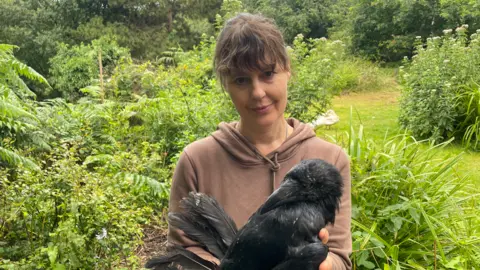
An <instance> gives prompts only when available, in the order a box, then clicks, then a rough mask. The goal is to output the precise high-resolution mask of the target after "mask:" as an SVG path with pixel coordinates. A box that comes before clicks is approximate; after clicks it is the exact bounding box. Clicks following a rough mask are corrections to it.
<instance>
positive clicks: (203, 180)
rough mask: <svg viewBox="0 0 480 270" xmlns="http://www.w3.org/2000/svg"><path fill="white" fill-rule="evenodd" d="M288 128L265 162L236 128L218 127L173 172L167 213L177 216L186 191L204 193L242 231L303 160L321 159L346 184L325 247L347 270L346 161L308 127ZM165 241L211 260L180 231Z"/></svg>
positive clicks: (336, 148)
mask: <svg viewBox="0 0 480 270" xmlns="http://www.w3.org/2000/svg"><path fill="white" fill-rule="evenodd" d="M287 122H288V123H289V125H290V126H292V127H293V133H292V134H290V136H289V137H288V138H287V140H286V141H285V142H283V144H282V145H281V146H280V147H279V148H278V149H277V150H275V151H274V152H272V153H270V154H268V155H267V156H263V155H262V154H260V153H259V152H258V150H256V148H255V146H253V145H252V144H251V143H250V142H249V141H248V140H247V139H246V138H245V137H244V136H243V135H242V134H240V132H238V130H237V129H236V125H237V122H233V123H221V124H220V125H219V126H218V130H217V131H215V132H214V133H213V134H212V135H211V136H208V137H206V138H204V139H201V140H199V141H196V142H194V143H192V144H190V145H188V146H187V147H186V148H185V149H184V151H183V153H182V154H181V156H180V159H179V161H178V163H177V166H176V168H175V172H174V175H173V183H172V189H171V197H170V208H169V211H172V212H176V211H179V201H180V200H181V199H182V198H183V197H185V196H187V195H188V193H189V192H190V191H196V192H202V193H206V194H209V195H211V196H213V197H214V198H215V199H216V200H217V201H218V202H219V203H220V205H222V206H223V208H224V209H225V211H226V212H227V214H229V215H230V216H231V217H232V219H233V220H234V221H235V223H236V224H237V227H238V228H241V227H242V226H243V225H244V224H245V223H246V222H247V220H248V218H249V217H250V216H251V215H252V214H253V213H254V212H255V211H256V210H257V209H258V208H259V207H260V205H262V204H263V203H264V202H265V200H266V199H267V197H268V196H269V195H270V194H271V193H272V192H273V190H274V188H275V189H277V188H278V187H279V185H280V183H281V181H282V180H283V178H284V177H285V174H286V173H287V172H288V171H289V170H290V169H291V168H292V167H293V166H294V165H296V164H297V163H299V162H300V161H301V160H304V159H311V158H320V159H323V160H325V161H327V162H329V163H331V164H334V165H335V166H336V167H337V168H338V169H339V170H340V173H341V174H342V177H343V179H344V191H343V196H342V199H341V203H340V211H339V213H338V214H337V216H336V219H335V225H334V226H332V225H328V226H327V230H328V232H329V241H328V246H329V248H330V256H331V257H332V259H333V269H351V262H350V259H349V254H350V253H351V251H352V237H351V232H350V219H351V200H350V187H351V181H350V162H349V159H348V157H347V155H346V154H345V153H344V152H343V151H342V149H341V148H340V147H339V146H337V145H334V144H331V143H328V142H326V141H324V140H321V139H320V138H317V137H316V136H315V132H314V131H313V129H312V128H311V127H309V126H308V125H305V124H303V123H301V122H300V121H298V120H296V119H292V118H290V119H287ZM168 241H169V244H178V245H182V246H184V247H187V248H188V249H189V250H191V251H193V252H195V253H197V254H199V255H207V256H208V255H209V253H208V252H207V251H205V250H204V249H202V248H201V247H199V246H198V243H196V242H194V241H192V240H190V239H188V238H187V237H186V236H185V235H184V234H183V232H182V231H180V230H176V229H174V228H169V234H168ZM210 256H211V255H210Z"/></svg>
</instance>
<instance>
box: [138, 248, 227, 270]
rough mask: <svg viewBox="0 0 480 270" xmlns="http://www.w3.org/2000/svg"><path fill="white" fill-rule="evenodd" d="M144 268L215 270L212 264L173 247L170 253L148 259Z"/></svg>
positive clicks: (157, 269)
mask: <svg viewBox="0 0 480 270" xmlns="http://www.w3.org/2000/svg"><path fill="white" fill-rule="evenodd" d="M145 268H149V269H153V270H216V269H219V267H218V266H217V265H215V264H214V263H213V262H210V261H206V260H204V259H202V258H200V257H199V256H197V255H196V254H195V253H193V252H191V251H189V250H186V249H184V248H182V247H178V246H177V247H175V249H174V251H172V252H171V253H169V254H167V255H165V256H161V257H156V258H152V259H150V260H149V261H148V262H147V263H146V264H145Z"/></svg>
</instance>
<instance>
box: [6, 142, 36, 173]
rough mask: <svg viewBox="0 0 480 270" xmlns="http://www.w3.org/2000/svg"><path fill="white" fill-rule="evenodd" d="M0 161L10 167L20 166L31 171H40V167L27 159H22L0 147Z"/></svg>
mask: <svg viewBox="0 0 480 270" xmlns="http://www.w3.org/2000/svg"><path fill="white" fill-rule="evenodd" d="M0 160H1V161H3V162H5V163H7V164H9V165H10V166H12V167H17V166H19V165H21V164H22V165H23V166H25V167H26V168H28V169H32V170H35V171H39V170H40V167H39V166H38V165H37V164H35V162H33V161H32V160H30V159H29V158H26V157H22V156H21V155H19V154H17V153H15V152H13V151H11V150H8V149H5V148H3V147H1V146H0Z"/></svg>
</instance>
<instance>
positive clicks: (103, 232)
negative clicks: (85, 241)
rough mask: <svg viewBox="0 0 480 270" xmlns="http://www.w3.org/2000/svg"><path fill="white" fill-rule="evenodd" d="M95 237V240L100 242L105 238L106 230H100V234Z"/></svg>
mask: <svg viewBox="0 0 480 270" xmlns="http://www.w3.org/2000/svg"><path fill="white" fill-rule="evenodd" d="M95 237H96V238H97V240H102V239H103V238H107V229H105V228H102V233H101V234H97V235H96V236H95Z"/></svg>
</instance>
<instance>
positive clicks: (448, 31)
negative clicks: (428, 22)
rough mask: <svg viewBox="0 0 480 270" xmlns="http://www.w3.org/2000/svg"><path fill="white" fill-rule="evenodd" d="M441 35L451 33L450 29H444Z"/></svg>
mask: <svg viewBox="0 0 480 270" xmlns="http://www.w3.org/2000/svg"><path fill="white" fill-rule="evenodd" d="M443 33H444V34H445V35H446V34H450V33H452V29H445V30H443Z"/></svg>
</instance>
